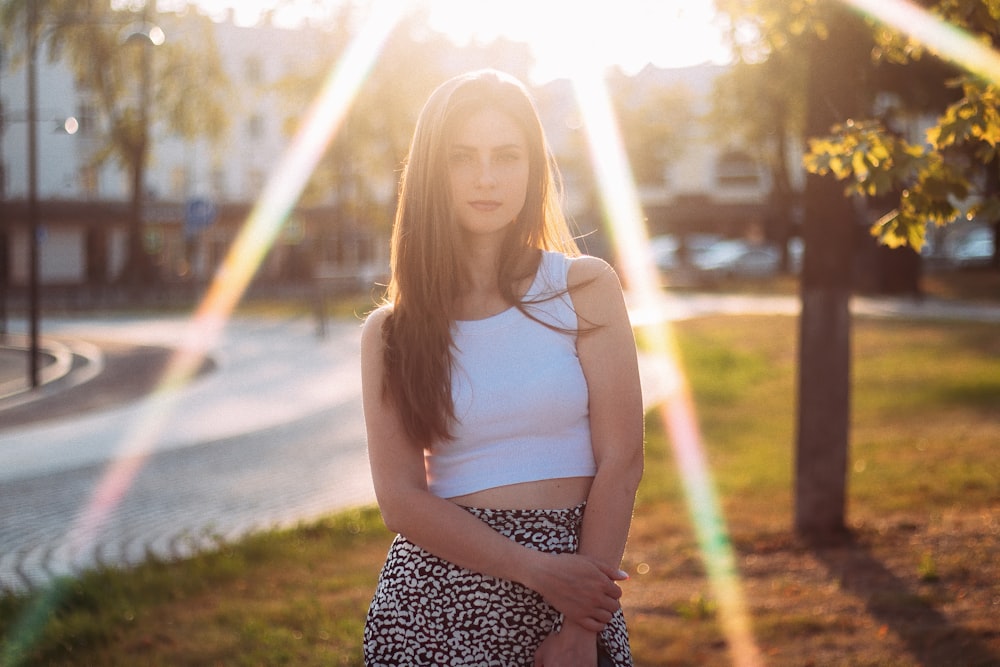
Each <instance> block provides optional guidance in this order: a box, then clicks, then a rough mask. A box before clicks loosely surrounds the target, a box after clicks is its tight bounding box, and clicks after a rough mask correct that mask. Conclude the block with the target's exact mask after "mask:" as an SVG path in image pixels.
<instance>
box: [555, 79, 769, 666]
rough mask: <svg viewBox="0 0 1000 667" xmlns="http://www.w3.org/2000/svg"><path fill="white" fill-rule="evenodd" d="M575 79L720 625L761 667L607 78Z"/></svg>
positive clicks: (736, 649)
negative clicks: (662, 311)
mask: <svg viewBox="0 0 1000 667" xmlns="http://www.w3.org/2000/svg"><path fill="white" fill-rule="evenodd" d="M572 80H573V84H574V89H575V92H576V97H577V102H578V105H579V108H580V114H581V116H582V117H583V121H584V122H583V125H584V128H585V131H586V133H587V139H588V145H589V147H590V153H591V162H592V164H593V168H594V171H595V173H596V176H597V180H598V187H599V189H600V192H601V198H602V202H603V205H604V209H605V211H604V212H605V216H606V218H607V219H608V221H609V224H608V229H609V230H610V232H611V234H612V236H613V240H614V245H615V248H616V251H617V254H618V257H619V260H620V262H619V264H620V266H621V270H622V273H623V275H622V278H623V282H624V283H625V284H626V285H627V287H628V293H629V301H630V304H629V310H630V312H632V313H634V314H635V313H641V314H642V317H641V319H643V320H647V319H648V320H649V321H648V322H645V323H640V322H637V321H636V322H634V324H635V329H636V335H637V338H638V340H639V342H640V347H642V348H643V351H644V353H647V352H648V353H649V354H650V356H651V357H652V358H653V361H654V362H655V368H656V369H657V373H659V374H660V376H661V377H659V378H657V381H656V385H657V386H658V387H660V388H661V389H662V390H663V396H662V397H660V399H661V400H660V409H659V413H660V416H661V418H662V420H663V422H664V425H665V426H666V430H667V433H668V434H669V437H670V442H671V445H672V447H673V450H674V456H675V459H676V461H677V465H678V468H679V469H680V473H681V475H680V476H681V479H682V480H683V482H682V483H683V485H684V491H685V497H686V502H687V506H688V511H689V514H690V517H691V521H692V523H693V524H694V529H695V534H696V536H697V539H698V544H699V548H700V550H701V554H702V560H703V562H704V564H705V569H706V571H707V573H708V578H709V584H710V586H711V588H712V590H713V592H714V595H715V598H716V600H717V603H718V609H719V621H720V625H721V627H722V631H723V633H724V634H725V636H726V639H727V641H728V644H729V647H730V651H731V654H732V658H733V664H735V665H738V666H740V667H752V666H756V665H759V664H761V660H760V653H759V650H758V648H757V646H756V643H755V642H754V638H753V635H752V631H751V627H750V618H749V615H748V613H747V611H746V606H745V603H744V599H743V594H742V590H741V586H740V582H739V578H738V574H737V571H736V566H735V561H734V557H733V552H732V548H731V546H730V543H729V538H728V535H727V533H726V528H725V524H724V521H723V518H722V514H721V512H720V510H719V507H718V502H717V499H716V496H715V491H714V485H713V482H712V478H711V473H710V471H709V467H708V462H707V460H706V458H705V452H704V448H703V447H702V443H701V435H700V432H699V429H698V423H697V419H696V415H695V408H694V403H693V401H692V400H691V397H690V393H689V391H688V388H687V385H686V381H685V378H684V374H683V369H682V368H681V366H680V362H679V356H678V354H677V350H676V344H675V341H674V339H673V335H672V331H671V330H670V328H669V323H668V322H667V321H666V318H659V319H660V321H656V319H657V318H652V317H651V314H652V313H655V312H656V311H657V308H661V307H662V305H660V304H662V300H661V299H660V282H659V275H658V272H657V271H656V269H655V266H654V264H653V261H652V256H651V253H650V247H649V239H648V238H647V233H646V229H645V225H644V219H643V214H642V208H641V205H640V204H639V198H638V194H637V192H636V188H635V185H634V183H635V181H634V179H633V178H632V175H631V169H630V168H629V164H628V159H627V157H626V155H625V151H624V148H623V144H622V141H621V137H620V133H619V131H618V127H617V123H616V121H615V116H614V110H613V108H612V106H611V103H610V100H609V97H608V91H607V89H606V86H605V83H604V80H603V79H602V78H601V77H600V76H599V75H596V74H594V73H593V70H590V71H589V72H588V71H583V70H582V69H581V71H580V72H578V74H576V75H575V76H573V78H572Z"/></svg>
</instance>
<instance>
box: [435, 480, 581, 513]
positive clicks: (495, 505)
mask: <svg viewBox="0 0 1000 667" xmlns="http://www.w3.org/2000/svg"><path fill="white" fill-rule="evenodd" d="M592 481H594V478H593V477H563V478H560V479H543V480H540V481H537V482H522V483H521V484H508V485H506V486H495V487H493V488H490V489H483V490H482V491H476V492H474V493H468V494H465V495H463V496H453V497H451V498H449V499H448V500H450V501H452V502H453V503H455V504H456V505H462V506H463V507H478V508H483V509H498V510H524V509H563V508H567V507H575V506H577V505H579V504H580V503H582V502H583V501H585V500H586V499H587V494H589V493H590V483H591V482H592Z"/></svg>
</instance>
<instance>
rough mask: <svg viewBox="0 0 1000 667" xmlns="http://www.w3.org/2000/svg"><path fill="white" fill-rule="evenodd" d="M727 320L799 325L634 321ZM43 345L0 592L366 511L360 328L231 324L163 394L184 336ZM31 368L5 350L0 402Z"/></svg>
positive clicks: (76, 330)
mask: <svg viewBox="0 0 1000 667" xmlns="http://www.w3.org/2000/svg"><path fill="white" fill-rule="evenodd" d="M852 307H853V310H854V311H855V312H856V313H861V314H866V315H870V316H884V317H893V316H906V317H916V318H920V317H928V318H950V319H971V320H978V321H993V322H1000V307H997V306H987V307H983V306H969V305H967V304H956V303H947V302H925V301H914V300H873V299H856V300H855V301H854V302H853V304H852ZM738 312H763V313H782V314H795V313H797V312H798V300H797V299H796V298H794V297H764V298H753V299H746V298H742V297H725V296H722V297H720V296H711V297H706V296H698V295H693V296H688V297H683V298H678V297H665V298H663V300H662V301H661V302H659V303H657V304H653V305H652V306H651V307H650V308H647V309H645V310H644V311H641V312H640V311H639V310H638V309H636V310H634V311H633V319H635V320H636V321H637V322H639V321H647V322H648V321H653V320H659V319H667V320H676V319H684V318H687V317H693V316H698V315H703V314H709V313H738ZM17 326H18V323H17V322H14V323H13V326H12V327H11V328H12V330H17V329H16V328H17ZM42 330H43V334H44V336H45V337H46V341H47V342H50V343H51V346H50V347H51V349H52V350H53V351H54V352H53V355H52V356H51V359H50V363H51V364H61V366H60V368H61V369H62V370H61V371H60V373H54V375H56V376H58V377H57V379H55V380H52V381H51V382H50V383H49V384H46V385H44V386H43V387H42V388H40V389H37V390H35V391H34V392H31V396H33V397H34V398H35V400H32V401H28V402H26V401H25V399H26V395H25V394H24V393H21V394H18V393H14V394H5V393H4V392H3V391H0V589H3V588H6V589H13V590H23V589H26V588H30V587H34V586H38V585H41V584H44V583H45V582H47V581H49V580H50V579H51V578H52V577H53V576H57V575H62V574H71V573H75V572H78V571H80V570H82V569H86V568H91V567H94V566H96V565H102V564H104V565H109V566H120V565H128V564H131V563H136V562H139V561H141V560H143V559H145V558H147V557H148V556H150V555H153V556H156V557H161V558H175V557H183V556H185V555H188V554H190V553H192V552H193V551H195V550H197V549H201V548H205V547H211V546H214V545H216V544H218V542H219V541H220V540H230V539H235V538H237V537H239V536H241V535H244V534H246V533H247V532H250V531H253V530H257V529H262V528H267V527H272V526H275V525H289V524H294V523H296V522H299V521H303V520H309V519H311V518H315V517H318V516H320V515H322V514H324V513H328V512H331V511H335V510H339V509H343V508H346V507H350V506H356V505H359V504H366V503H370V502H372V501H373V500H374V494H373V491H372V487H371V478H370V475H369V472H368V465H367V457H366V453H365V440H364V426H363V419H362V413H361V404H360V396H359V394H360V388H359V359H358V348H359V343H360V326H359V323H358V322H356V321H343V322H338V323H335V324H333V325H332V326H328V327H326V335H325V336H324V337H322V338H320V337H319V336H317V328H316V323H315V322H314V321H313V320H311V319H310V318H306V317H303V318H297V319H287V320H276V319H260V320H255V319H237V320H235V321H233V322H231V323H229V324H228V326H227V327H226V328H225V329H224V331H223V334H222V336H221V338H220V340H219V341H218V343H217V344H216V345H214V346H213V347H212V349H211V350H210V353H209V355H208V359H206V361H205V363H204V364H203V365H202V366H201V368H200V369H199V374H198V375H197V376H196V377H194V378H193V379H192V380H191V382H189V383H188V384H186V385H185V386H184V387H183V388H181V389H178V390H174V391H163V390H162V388H160V387H158V383H159V381H160V378H161V377H162V373H163V370H164V368H166V367H167V366H168V365H169V364H170V363H172V362H171V359H172V358H173V356H172V355H173V353H172V351H171V348H173V347H175V346H177V345H178V344H179V341H183V340H185V336H190V335H191V334H192V331H191V329H190V324H189V323H188V322H187V321H186V320H185V319H183V318H180V317H150V318H104V319H99V320H97V319H77V320H74V319H61V320H52V321H49V320H47V321H45V322H43V327H42ZM193 333H195V334H197V333H198V332H193ZM67 351H68V352H69V354H70V355H71V359H69V360H67V359H68V358H67V356H66V355H67ZM12 354H13V356H11V355H12ZM52 360H55V361H52ZM24 361H25V359H24V357H23V356H22V357H20V358H19V357H17V355H16V353H12V352H11V351H10V349H6V350H4V349H0V388H3V387H8V388H9V387H10V386H12V384H11V383H12V382H14V381H16V377H17V375H18V372H19V371H18V369H19V368H24V367H25V365H26V364H24ZM657 361H658V360H656V359H650V358H643V359H642V364H641V366H642V371H643V385H644V386H643V393H644V398H645V399H646V401H647V404H649V403H652V402H654V401H656V400H657V399H658V397H660V396H662V395H663V394H664V392H666V391H669V390H670V387H671V383H670V376H669V372H661V371H662V370H663V366H662V365H661V364H658V363H657ZM667 370H668V371H669V369H667Z"/></svg>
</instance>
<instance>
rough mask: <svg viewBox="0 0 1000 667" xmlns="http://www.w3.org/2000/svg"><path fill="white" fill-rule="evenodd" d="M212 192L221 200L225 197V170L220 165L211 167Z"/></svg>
mask: <svg viewBox="0 0 1000 667" xmlns="http://www.w3.org/2000/svg"><path fill="white" fill-rule="evenodd" d="M210 178H211V180H212V194H213V195H215V198H216V199H219V200H223V199H225V198H226V172H225V170H224V169H222V168H221V167H215V168H214V169H212V175H211V177H210Z"/></svg>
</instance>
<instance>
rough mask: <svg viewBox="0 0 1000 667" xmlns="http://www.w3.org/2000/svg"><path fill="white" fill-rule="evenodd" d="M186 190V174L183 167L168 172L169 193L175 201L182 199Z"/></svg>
mask: <svg viewBox="0 0 1000 667" xmlns="http://www.w3.org/2000/svg"><path fill="white" fill-rule="evenodd" d="M187 190H188V173H187V169H185V168H184V167H174V168H173V169H171V170H170V193H171V194H172V195H173V196H174V198H175V199H178V200H180V199H184V197H185V196H186V195H187Z"/></svg>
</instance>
